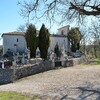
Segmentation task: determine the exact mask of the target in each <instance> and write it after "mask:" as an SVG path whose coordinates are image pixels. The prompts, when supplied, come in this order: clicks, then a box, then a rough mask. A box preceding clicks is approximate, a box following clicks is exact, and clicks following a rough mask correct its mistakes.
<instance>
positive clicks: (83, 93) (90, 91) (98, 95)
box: [60, 82, 100, 100]
mask: <svg viewBox="0 0 100 100" xmlns="http://www.w3.org/2000/svg"><path fill="white" fill-rule="evenodd" d="M66 91H68V90H67V88H66ZM71 91H72V92H74V96H75V97H73V95H70V92H71ZM64 94H65V93H64ZM93 98H95V99H94V100H100V88H95V87H94V85H93V84H91V83H89V82H86V85H85V86H79V87H75V88H73V87H72V88H70V90H69V93H68V92H67V93H66V94H65V95H62V97H61V98H60V100H91V99H93Z"/></svg>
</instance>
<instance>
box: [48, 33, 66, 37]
mask: <svg viewBox="0 0 100 100" xmlns="http://www.w3.org/2000/svg"><path fill="white" fill-rule="evenodd" d="M50 36H51V37H66V35H61V34H51V35H50Z"/></svg>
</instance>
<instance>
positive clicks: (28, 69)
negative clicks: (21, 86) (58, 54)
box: [0, 61, 54, 84]
mask: <svg viewBox="0 0 100 100" xmlns="http://www.w3.org/2000/svg"><path fill="white" fill-rule="evenodd" d="M13 67H14V66H12V69H6V68H5V69H2V68H1V69H0V84H6V83H9V82H13V81H14V80H17V79H20V78H23V77H26V76H29V75H33V74H37V73H40V72H44V71H48V70H51V69H54V67H53V66H52V62H50V61H42V62H41V63H38V64H28V65H23V66H22V67H21V66H17V67H16V66H15V69H14V68H13Z"/></svg>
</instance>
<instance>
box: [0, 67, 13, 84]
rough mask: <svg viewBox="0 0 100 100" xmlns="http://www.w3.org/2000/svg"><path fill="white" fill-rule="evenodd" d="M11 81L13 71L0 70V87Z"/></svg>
mask: <svg viewBox="0 0 100 100" xmlns="http://www.w3.org/2000/svg"><path fill="white" fill-rule="evenodd" d="M12 81H13V69H2V68H0V85H2V84H6V83H9V82H12Z"/></svg>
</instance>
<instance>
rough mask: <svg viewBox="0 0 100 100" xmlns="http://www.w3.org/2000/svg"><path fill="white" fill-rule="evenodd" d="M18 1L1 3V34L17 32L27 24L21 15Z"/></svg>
mask: <svg viewBox="0 0 100 100" xmlns="http://www.w3.org/2000/svg"><path fill="white" fill-rule="evenodd" d="M17 1H18V0H10V1H9V0H2V1H1V2H0V33H4V32H10V31H15V30H16V29H17V28H18V26H19V25H20V24H24V23H25V19H23V18H22V17H21V16H20V14H19V11H20V10H19V6H18V5H17Z"/></svg>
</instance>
